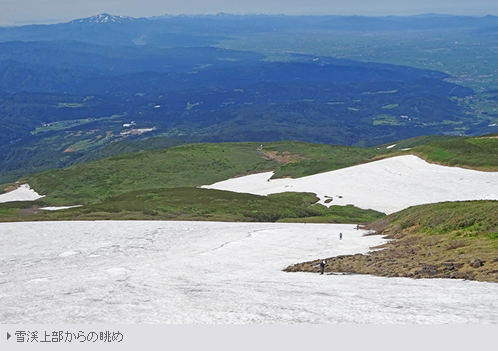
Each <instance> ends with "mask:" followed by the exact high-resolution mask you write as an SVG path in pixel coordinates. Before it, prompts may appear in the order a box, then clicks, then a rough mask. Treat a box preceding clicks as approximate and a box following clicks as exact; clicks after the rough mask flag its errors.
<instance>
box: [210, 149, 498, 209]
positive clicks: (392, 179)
mask: <svg viewBox="0 0 498 351" xmlns="http://www.w3.org/2000/svg"><path fill="white" fill-rule="evenodd" d="M272 175H273V172H266V173H259V174H253V175H249V176H245V177H239V178H233V179H229V180H225V181H222V182H218V183H215V184H211V185H205V186H202V187H203V188H207V189H218V190H227V191H233V192H239V193H250V194H256V195H269V194H276V193H282V192H286V191H296V192H312V193H315V194H316V195H317V196H318V197H319V198H320V201H319V203H320V204H323V205H325V206H332V205H341V206H345V205H348V204H354V205H355V206H357V207H359V208H363V209H373V210H377V211H380V212H384V213H387V214H390V213H393V212H397V211H400V210H402V209H405V208H407V207H410V206H415V205H421V204H429V203H437V202H444V201H465V200H498V172H479V171H474V170H469V169H463V168H458V167H447V166H440V165H435V164H430V163H427V162H426V161H424V160H422V159H420V158H419V157H417V156H414V155H405V156H397V157H391V158H387V159H384V160H380V161H375V162H370V163H366V164H362V165H358V166H353V167H348V168H343V169H339V170H335V171H331V172H324V173H320V174H315V175H311V176H307V177H302V178H297V179H291V178H285V179H272V180H271V181H270V182H269V181H268V179H269V178H271V176H272ZM330 194H341V196H342V198H334V201H332V202H329V203H326V202H325V201H326V200H327V196H328V195H330Z"/></svg>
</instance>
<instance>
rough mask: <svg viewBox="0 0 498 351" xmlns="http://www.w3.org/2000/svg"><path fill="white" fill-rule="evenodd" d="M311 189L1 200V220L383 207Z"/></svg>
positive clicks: (312, 219) (232, 216)
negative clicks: (59, 204)
mask: <svg viewBox="0 0 498 351" xmlns="http://www.w3.org/2000/svg"><path fill="white" fill-rule="evenodd" d="M317 201H318V198H317V197H316V195H315V194H311V193H292V192H291V193H283V194H274V195H269V196H258V195H252V194H240V193H234V192H229V191H220V190H213V189H199V188H167V189H149V190H139V191H132V192H128V193H125V194H121V195H118V196H115V197H111V198H107V199H106V200H105V201H103V202H100V203H97V204H93V205H88V206H84V207H78V208H70V209H66V210H59V211H43V210H39V207H40V206H41V205H43V204H44V202H43V200H41V201H39V202H38V204H37V205H35V206H33V204H31V203H28V202H23V203H20V204H14V203H9V204H0V221H27V220H29V221H39V220H45V221H49V220H184V221H199V220H202V221H206V220H208V221H225V222H300V223H343V222H352V221H353V222H355V223H366V222H370V221H374V220H376V219H379V218H382V217H384V216H385V215H384V214H383V213H380V212H377V211H373V210H362V209H359V208H356V207H354V206H331V207H330V208H327V207H326V206H323V205H319V204H316V202H317Z"/></svg>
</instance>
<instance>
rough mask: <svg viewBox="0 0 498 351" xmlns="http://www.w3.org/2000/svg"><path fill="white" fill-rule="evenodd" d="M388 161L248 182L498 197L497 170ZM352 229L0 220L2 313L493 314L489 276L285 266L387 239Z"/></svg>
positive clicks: (428, 318) (57, 319)
mask: <svg viewBox="0 0 498 351" xmlns="http://www.w3.org/2000/svg"><path fill="white" fill-rule="evenodd" d="M396 159H397V160H396ZM396 159H392V160H391V161H389V160H384V161H378V162H373V163H369V164H366V165H362V166H356V167H351V168H348V169H344V170H338V171H335V172H328V173H326V174H322V175H317V176H315V177H322V178H315V180H314V181H309V180H306V179H304V180H301V182H302V183H299V182H298V181H299V179H297V180H291V179H286V180H281V181H280V180H275V181H274V180H272V181H270V182H268V181H267V180H266V179H263V178H262V179H260V180H258V181H257V182H256V183H257V186H263V187H269V186H270V185H271V186H275V185H278V186H280V188H279V189H289V188H290V187H293V188H292V189H293V191H296V190H299V191H303V189H304V185H303V184H305V181H307V182H308V183H307V184H309V186H310V188H307V189H306V190H305V191H312V192H315V190H317V191H316V192H317V193H318V194H320V196H321V197H322V200H323V199H324V196H334V201H333V203H336V200H337V202H339V198H336V195H341V196H343V198H342V199H343V200H344V202H345V203H354V204H356V205H357V206H359V207H366V208H374V209H377V210H381V211H384V212H392V211H396V210H398V209H401V208H405V207H407V206H410V205H412V204H416V203H417V202H420V203H425V202H431V201H433V202H436V201H443V200H457V199H459V200H467V199H468V200H471V199H479V198H486V199H497V198H498V188H497V186H498V185H497V184H498V182H497V174H496V173H485V172H476V171H469V170H463V169H458V168H449V167H442V166H435V165H429V164H427V163H425V162H423V161H421V160H419V159H417V158H412V157H411V156H410V157H408V156H407V157H404V158H401V159H400V158H396ZM400 160H401V161H403V162H401V163H400V162H399V161H400ZM389 162H392V163H391V164H390V163H389ZM396 162H398V163H396ZM414 162H415V163H414ZM369 167H370V168H369ZM382 169H383V170H384V171H382ZM348 170H349V172H350V173H349V175H348V173H347V172H348ZM327 174H328V176H326V175H327ZM338 175H341V176H338ZM266 176H267V175H265V177H266ZM251 177H255V176H251ZM251 177H249V178H247V177H246V180H247V179H254V178H251ZM334 177H335V178H334ZM355 177H357V178H355ZM267 178H268V177H267ZM242 179H243V178H238V179H236V180H231V181H229V182H239V183H238V185H236V186H235V190H237V191H242V190H245V191H247V192H255V189H254V188H253V187H252V185H251V184H252V183H251V182H247V183H246V185H245V186H243V185H242V184H243V183H240V182H242ZM443 180H444V181H443ZM229 182H227V183H225V185H226V184H230V183H229ZM348 182H350V183H348ZM348 184H355V187H353V186H350V185H348ZM332 185H333V186H334V187H333V188H332V187H331V186H332ZM311 186H313V188H311ZM320 186H321V188H320ZM220 188H224V187H221V186H220ZM368 189H372V191H373V193H369V192H368V191H367V190H368ZM275 190H278V189H273V190H271V191H270V189H269V188H268V189H263V190H261V191H260V193H265V192H267V193H270V192H277V191H275ZM23 191H24V190H23ZM358 194H362V195H363V196H359V195H358ZM10 196H12V195H10ZM356 196H358V197H356ZM445 196H448V198H445ZM370 197H372V198H370ZM405 197H409V199H405ZM342 199H340V200H342ZM357 200H358V201H360V200H361V201H363V202H361V201H360V202H357ZM381 200H382V201H381ZM0 201H1V198H0ZM345 203H344V204H345ZM354 228H355V224H279V223H218V222H164V221H150V222H145V221H131V222H125V221H121V222H119V221H100V222H26V223H2V224H0V322H1V323H5V324H68V323H74V324H84V323H104V324H122V323H127V324H128V323H130V324H137V323H157V324H168V323H175V324H194V323H209V324H217V323H223V324H262V323H279V324H288V323H323V324H326V323H341V324H355V323H369V324H373V323H375V324H384V323H390V324H393V323H428V324H441V323H479V324H481V323H482V324H484V323H493V324H494V323H497V322H498V298H497V297H498V284H495V283H483V282H473V281H462V280H449V279H422V280H414V279H408V278H382V277H374V276H366V275H340V274H325V275H320V274H318V273H286V272H283V271H282V269H284V268H286V267H287V266H289V265H291V264H294V263H298V262H303V261H309V260H314V259H319V258H325V257H331V256H336V255H345V254H354V253H366V252H368V251H369V250H370V248H371V247H374V246H377V245H379V244H381V243H383V242H384V240H385V239H383V238H382V237H380V236H363V234H364V232H363V231H361V230H355V229H354ZM339 232H342V233H343V239H342V240H339ZM317 271H318V269H317Z"/></svg>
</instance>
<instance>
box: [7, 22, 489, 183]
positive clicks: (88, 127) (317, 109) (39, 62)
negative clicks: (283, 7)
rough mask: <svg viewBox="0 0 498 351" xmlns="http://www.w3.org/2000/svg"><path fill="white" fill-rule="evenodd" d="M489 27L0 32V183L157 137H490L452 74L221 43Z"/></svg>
mask: <svg viewBox="0 0 498 351" xmlns="http://www.w3.org/2000/svg"><path fill="white" fill-rule="evenodd" d="M494 25H498V18H496V17H492V16H488V17H481V18H475V17H451V16H450V17H441V16H421V17H380V18H366V17H357V16H353V17H340V16H309V17H306V16H303V17H292V16H264V15H251V16H235V15H226V14H220V15H212V16H211V15H209V16H162V17H160V18H153V19H146V18H138V19H137V18H131V17H125V16H113V15H109V14H101V15H97V16H93V17H89V18H85V19H78V20H74V21H71V22H68V23H61V24H56V25H31V26H23V27H11V28H0V165H1V168H0V179H9V180H11V179H15V178H17V177H19V176H21V175H23V174H26V173H33V172H38V171H42V170H48V169H53V168H63V167H67V166H69V165H71V164H75V163H78V162H83V161H84V160H88V158H89V157H94V158H97V157H104V156H109V155H111V154H115V153H119V151H118V150H124V149H127V148H126V147H124V146H116V145H124V144H126V143H129V142H130V141H133V140H135V141H136V140H145V139H147V138H149V137H152V136H155V137H160V138H163V139H161V140H163V141H161V142H159V143H158V144H155V142H153V141H151V145H154V146H147V145H143V147H144V148H155V147H156V146H157V145H165V144H167V145H175V144H178V143H185V142H226V141H260V142H263V141H264V142H267V141H278V140H289V139H292V140H299V141H306V142H315V143H327V144H343V145H359V146H368V145H375V144H380V143H384V142H389V141H394V140H399V139H403V138H409V137H414V136H418V135H426V134H450V135H452V134H462V133H466V134H469V135H476V134H484V133H486V132H490V131H489V128H488V125H489V124H490V123H487V122H485V121H482V120H478V119H476V118H475V116H474V115H473V114H472V113H473V112H472V110H471V109H470V108H469V107H468V106H467V105H466V104H464V103H462V101H464V99H466V98H468V97H471V96H472V95H473V94H474V91H473V90H472V89H470V88H468V87H463V86H460V85H457V84H454V83H451V82H449V81H448V79H449V78H451V76H450V75H449V74H447V73H444V72H440V71H436V70H429V69H418V68H413V67H408V66H400V65H392V64H381V63H373V62H359V61H353V60H345V59H337V58H333V57H329V56H321V55H311V54H307V53H306V52H303V53H286V59H284V60H281V61H278V60H273V59H269V57H268V56H267V55H265V54H262V53H261V52H255V51H246V50H245V51H243V50H228V49H222V48H220V47H215V46H213V45H214V44H216V43H219V42H220V41H221V40H222V39H226V38H230V37H232V36H233V35H234V33H237V35H241V33H242V34H243V35H254V34H255V33H264V32H271V31H289V33H294V32H296V31H306V30H310V29H313V30H322V29H323V30H329V29H337V28H341V30H345V31H347V30H350V31H356V30H364V29H365V28H367V29H368V28H376V30H400V29H403V30H404V29H410V28H416V27H421V28H427V29H430V28H433V27H444V28H452V27H455V26H456V27H458V26H459V27H466V26H473V27H472V28H473V29H472V30H492V28H493V27H492V26H494ZM407 33H408V32H407ZM291 35H292V34H291ZM132 121H133V122H134V123H135V124H134V126H135V125H136V127H125V126H126V125H128V126H129V125H132V124H131V122H132ZM143 131H146V132H143ZM164 138H165V139H164ZM165 140H166V141H165ZM2 177H4V178H2Z"/></svg>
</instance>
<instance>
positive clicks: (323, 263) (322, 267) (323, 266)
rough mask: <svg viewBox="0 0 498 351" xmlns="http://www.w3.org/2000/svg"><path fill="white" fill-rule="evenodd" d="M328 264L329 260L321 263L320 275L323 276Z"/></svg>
mask: <svg viewBox="0 0 498 351" xmlns="http://www.w3.org/2000/svg"><path fill="white" fill-rule="evenodd" d="M326 264H327V260H323V261H322V262H320V274H323V271H324V269H325V265H326Z"/></svg>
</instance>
